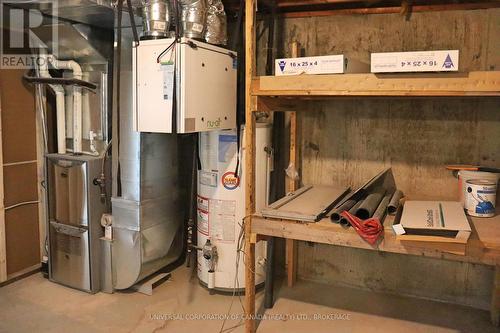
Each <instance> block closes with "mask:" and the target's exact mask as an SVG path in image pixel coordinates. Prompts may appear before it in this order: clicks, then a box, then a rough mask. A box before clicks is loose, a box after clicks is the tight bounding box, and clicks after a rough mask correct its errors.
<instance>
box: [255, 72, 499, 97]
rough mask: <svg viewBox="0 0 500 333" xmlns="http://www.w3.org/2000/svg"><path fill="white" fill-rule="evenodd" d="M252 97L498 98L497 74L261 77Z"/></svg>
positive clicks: (257, 80)
mask: <svg viewBox="0 0 500 333" xmlns="http://www.w3.org/2000/svg"><path fill="white" fill-rule="evenodd" d="M251 94H252V96H276V97H279V96H286V97H292V98H300V97H339V96H372V97H377V96H383V97H391V96H393V97H401V96H413V97H418V96H425V97H427V96H443V97H456V96H471V97H473V96H474V97H483V96H500V71H479V72H470V73H451V74H450V73H447V74H446V75H445V74H438V73H430V74H428V73H427V74H425V73H421V74H420V73H419V74H417V73H415V74H411V75H410V74H332V75H298V76H260V77H256V78H253V79H252V86H251Z"/></svg>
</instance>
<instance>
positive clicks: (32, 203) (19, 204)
mask: <svg viewBox="0 0 500 333" xmlns="http://www.w3.org/2000/svg"><path fill="white" fill-rule="evenodd" d="M37 203H40V201H38V200H32V201H23V202H19V203H16V204H13V205H10V206H7V207H4V210H9V209H13V208H17V207H21V206H26V205H34V204H37Z"/></svg>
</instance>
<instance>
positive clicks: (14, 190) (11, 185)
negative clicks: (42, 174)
mask: <svg viewBox="0 0 500 333" xmlns="http://www.w3.org/2000/svg"><path fill="white" fill-rule="evenodd" d="M3 172H4V191H5V199H4V204H5V206H6V207H8V206H10V205H14V204H16V203H19V202H23V201H32V200H38V189H37V165H36V162H33V163H27V164H19V165H10V166H4V168H3Z"/></svg>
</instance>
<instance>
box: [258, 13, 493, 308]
mask: <svg viewBox="0 0 500 333" xmlns="http://www.w3.org/2000/svg"><path fill="white" fill-rule="evenodd" d="M262 27H263V24H262V22H260V23H259V29H262ZM499 35H500V10H499V9H489V10H474V11H443V12H425V13H424V12H419V13H413V14H412V15H411V17H410V19H409V20H405V18H404V17H402V16H400V15H398V14H371V15H356V16H354V15H334V16H328V17H309V18H281V19H278V20H277V36H276V45H275V50H274V51H275V55H276V56H277V57H282V56H290V53H291V51H290V45H291V42H292V41H297V42H299V43H300V45H301V46H302V48H303V49H302V55H307V56H314V55H326V54H341V53H344V54H346V55H348V56H351V57H355V58H357V59H359V60H362V61H365V62H369V54H370V52H383V51H413V50H432V49H436V50H438V49H459V50H460V66H459V68H460V71H462V72H468V71H474V70H494V69H497V70H499V69H500V43H498V36H499ZM266 40H267V37H266V35H265V34H264V35H263V37H262V38H261V39H260V40H259V42H258V50H257V52H258V71H259V73H260V74H261V75H263V73H264V68H265V54H266V45H265V43H266ZM499 109H500V99H498V98H482V99H476V98H459V99H443V98H441V99H440V98H419V99H415V98H404V99H389V98H382V99H347V100H346V99H341V100H340V99H339V100H330V101H327V102H316V103H311V105H310V109H309V110H308V111H306V112H303V113H302V114H301V115H300V117H299V121H300V123H301V130H300V135H301V145H300V151H301V153H300V157H301V175H302V182H303V183H305V184H311V183H316V184H318V183H319V184H334V185H350V186H357V185H360V184H361V183H363V181H364V180H366V179H368V178H370V177H371V176H373V175H374V174H375V173H376V172H377V171H379V170H381V169H382V168H383V167H387V166H391V167H392V168H393V171H394V175H395V178H396V182H397V184H398V186H399V187H400V188H401V189H402V190H403V191H404V192H405V193H406V194H407V195H409V196H410V197H411V198H427V199H449V200H455V199H456V195H457V192H456V191H457V187H456V181H455V179H454V178H453V177H452V176H451V175H450V174H449V172H447V171H446V170H445V169H444V167H443V166H444V165H445V164H447V163H480V164H484V165H497V166H498V163H499V162H500V112H499V111H500V110H499ZM298 253H299V269H298V276H299V278H301V279H306V280H313V281H318V282H323V283H330V284H338V285H347V286H354V287H359V288H364V289H370V290H375V291H382V292H389V293H400V294H407V295H412V296H417V297H424V298H431V299H437V300H442V301H448V302H453V303H459V304H464V305H469V306H473V307H477V308H484V309H488V308H489V302H490V296H491V290H490V289H491V286H492V280H493V272H492V268H490V267H487V266H482V265H473V264H464V263H457V262H450V261H441V260H436V259H431V258H423V257H414V256H402V255H397V254H388V253H385V254H384V253H376V252H371V251H366V250H360V249H349V248H342V247H335V246H326V245H320V244H314V245H313V244H308V243H304V242H300V243H299V250H298ZM278 255H281V254H278Z"/></svg>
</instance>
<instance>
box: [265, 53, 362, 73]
mask: <svg viewBox="0 0 500 333" xmlns="http://www.w3.org/2000/svg"><path fill="white" fill-rule="evenodd" d="M368 69H369V66H368V64H366V63H363V62H360V61H358V60H355V59H348V58H347V57H345V56H344V55H343V54H340V55H328V56H318V57H301V58H284V59H276V61H275V69H274V75H276V76H282V75H300V74H343V73H363V72H364V73H366V72H368Z"/></svg>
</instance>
